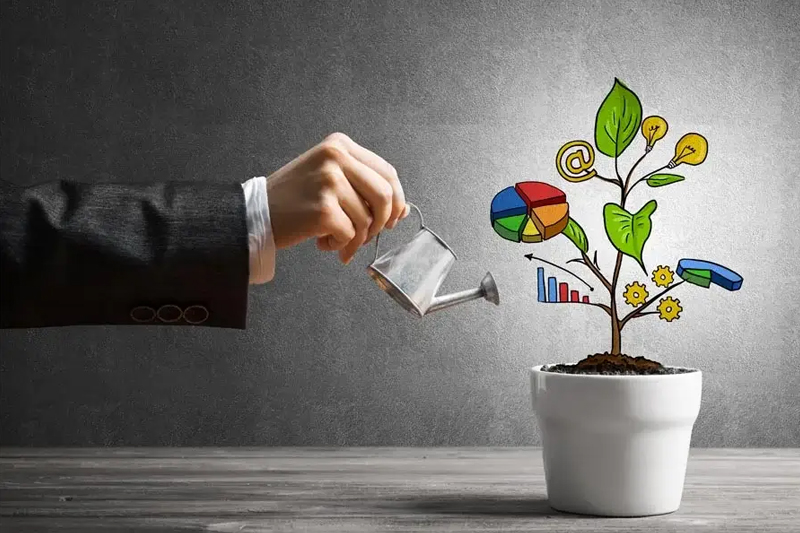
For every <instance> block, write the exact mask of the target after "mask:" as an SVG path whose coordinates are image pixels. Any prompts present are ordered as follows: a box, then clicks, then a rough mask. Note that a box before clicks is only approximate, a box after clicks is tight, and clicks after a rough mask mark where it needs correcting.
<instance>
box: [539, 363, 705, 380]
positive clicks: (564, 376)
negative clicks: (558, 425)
mask: <svg viewBox="0 0 800 533" xmlns="http://www.w3.org/2000/svg"><path fill="white" fill-rule="evenodd" d="M558 364H574V363H546V364H543V365H536V366H533V367H531V368H530V373H531V375H537V374H538V375H547V376H552V377H553V378H554V379H603V380H644V381H657V380H664V379H681V378H682V379H687V378H693V377H696V376H702V375H703V371H702V370H700V369H699V368H692V367H685V366H669V365H667V366H666V368H680V369H681V370H689V372H682V373H680V374H642V375H636V374H625V375H615V374H563V373H561V372H545V371H543V370H542V368H543V367H545V366H553V365H558Z"/></svg>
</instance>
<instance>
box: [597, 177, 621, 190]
mask: <svg viewBox="0 0 800 533" xmlns="http://www.w3.org/2000/svg"><path fill="white" fill-rule="evenodd" d="M595 178H597V179H601V180H603V181H607V182H608V183H611V184H612V185H616V186H617V187H620V188H622V183H621V182H619V181H617V180H612V179H611V178H604V177H603V176H601V175H600V174H598V175H596V176H595Z"/></svg>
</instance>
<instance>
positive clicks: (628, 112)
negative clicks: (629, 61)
mask: <svg viewBox="0 0 800 533" xmlns="http://www.w3.org/2000/svg"><path fill="white" fill-rule="evenodd" d="M641 124H642V103H641V102H640V101H639V97H638V96H636V94H634V92H633V91H631V90H630V89H628V88H627V87H625V85H623V84H622V82H621V81H619V80H618V79H616V78H614V86H613V87H612V88H611V91H609V93H608V95H607V96H606V99H605V100H603V103H602V104H600V108H599V109H598V110H597V118H596V119H595V123H594V143H595V145H597V149H598V150H600V151H601V152H602V153H604V154H605V155H607V156H608V157H618V156H619V155H620V154H622V152H624V151H625V149H626V148H627V147H628V145H629V144H631V141H633V139H634V138H635V137H636V133H637V132H638V131H639V126H640V125H641Z"/></svg>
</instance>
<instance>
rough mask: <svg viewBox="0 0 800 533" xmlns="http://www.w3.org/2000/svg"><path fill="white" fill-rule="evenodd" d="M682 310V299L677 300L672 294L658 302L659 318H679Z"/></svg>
mask: <svg viewBox="0 0 800 533" xmlns="http://www.w3.org/2000/svg"><path fill="white" fill-rule="evenodd" d="M681 311H683V307H681V301H680V300H675V299H674V298H673V297H672V296H667V297H666V298H662V299H661V300H660V301H659V302H658V318H663V319H664V320H666V321H667V322H672V321H673V320H677V319H679V318H680V314H681Z"/></svg>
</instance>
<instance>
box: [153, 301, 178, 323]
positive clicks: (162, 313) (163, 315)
mask: <svg viewBox="0 0 800 533" xmlns="http://www.w3.org/2000/svg"><path fill="white" fill-rule="evenodd" d="M156 316H157V317H158V319H159V320H160V321H161V322H166V323H172V322H177V321H178V320H180V319H181V317H182V316H183V309H181V308H180V307H178V306H177V305H173V304H167V305H162V306H161V307H159V308H158V313H156Z"/></svg>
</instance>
